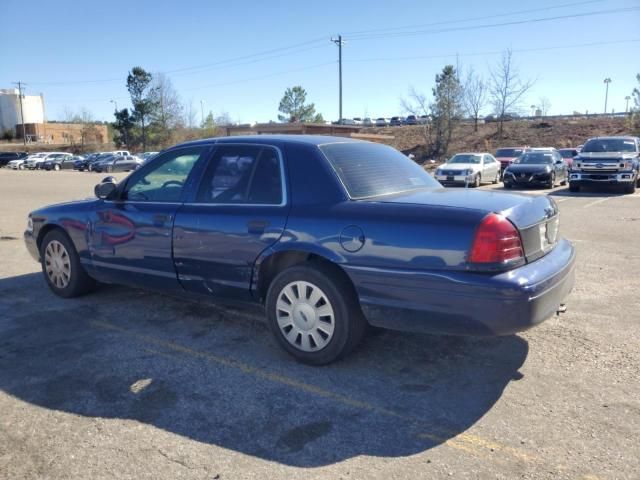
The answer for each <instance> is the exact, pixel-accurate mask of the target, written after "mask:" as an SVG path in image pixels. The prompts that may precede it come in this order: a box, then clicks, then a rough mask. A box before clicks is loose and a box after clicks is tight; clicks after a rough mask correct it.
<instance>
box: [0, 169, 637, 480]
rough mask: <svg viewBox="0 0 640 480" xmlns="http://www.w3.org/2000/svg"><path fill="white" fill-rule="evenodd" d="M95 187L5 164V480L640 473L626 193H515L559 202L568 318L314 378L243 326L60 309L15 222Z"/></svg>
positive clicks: (385, 352)
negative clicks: (572, 262) (569, 260)
mask: <svg viewBox="0 0 640 480" xmlns="http://www.w3.org/2000/svg"><path fill="white" fill-rule="evenodd" d="M116 176H117V177H119V178H121V177H123V176H124V174H119V175H116ZM100 178H101V176H100V175H96V174H91V173H79V172H39V171H38V172H28V171H8V170H6V169H0V205H2V213H1V216H0V259H1V261H0V478H2V479H5V478H6V479H20V478H43V479H44V478H46V479H75V478H77V479H86V478H92V479H98V478H119V479H127V478H131V479H134V478H135V479H142V478H150V479H151V478H153V479H161V478H162V479H164V478H166V479H175V478H195V479H244V478H250V479H253V478H256V479H257V478H260V479H265V478H269V479H279V478H294V477H295V478H312V479H316V478H317V479H338V478H342V479H360V478H367V479H378V478H380V479H396V478H398V479H415V478H430V479H438V478H452V477H453V478H481V479H484V478H503V479H513V478H532V479H533V478H535V479H540V478H549V479H551V478H553V479H558V478H561V479H562V478H567V479H576V478H577V479H584V480H594V479H633V478H638V472H640V433H639V432H640V373H639V372H640V368H639V366H640V313H639V312H640V300H639V298H640V288H639V287H640V246H639V243H638V241H639V239H640V194H635V195H621V194H618V193H616V192H615V191H605V192H595V191H589V192H584V193H582V192H581V193H578V194H571V193H569V192H568V190H567V189H566V188H565V187H559V188H556V189H554V190H553V191H548V190H539V191H532V192H527V193H530V194H534V195H540V194H550V195H552V196H553V197H554V198H555V199H556V201H557V202H558V205H559V207H560V215H561V233H562V235H564V236H565V237H567V238H569V239H571V240H572V241H574V242H575V245H576V248H577V250H578V266H577V279H576V287H575V290H574V292H573V293H572V294H571V296H570V297H569V298H568V300H567V305H568V311H567V313H565V314H564V315H562V316H560V317H553V318H551V319H549V320H548V321H546V322H545V323H543V324H542V325H540V326H538V327H537V328H534V329H532V330H530V331H527V332H525V333H522V334H519V335H514V336H507V337H500V338H456V337H438V336H428V335H417V334H405V333H400V332H391V331H389V332H382V333H379V334H376V335H374V336H370V337H369V338H367V339H366V341H365V342H364V344H363V345H362V347H360V348H359V349H358V350H356V351H355V352H354V353H353V354H351V356H349V357H348V358H347V359H345V360H343V361H341V362H338V363H335V364H332V365H329V366H326V367H321V368H317V367H316V368H314V367H308V366H304V365H301V364H298V363H295V362H294V361H293V360H292V359H291V358H290V357H288V356H287V355H286V354H285V353H284V352H283V351H282V350H281V349H280V348H279V347H278V346H277V345H276V343H275V341H274V340H273V339H272V338H271V336H270V334H269V333H268V331H267V329H266V326H265V325H264V324H263V322H262V319H261V318H260V316H259V315H256V314H255V313H253V312H248V311H243V310H236V309H223V308H219V307H216V306H213V305H211V304H208V303H205V302H202V303H193V302H187V301H185V300H183V299H180V298H173V297H168V296H166V295H160V294H156V293H152V292H147V291H143V290H135V289H130V288H124V287H116V286H105V287H102V288H100V289H99V290H98V291H97V292H96V293H94V294H91V295H89V296H85V297H82V298H78V299H72V300H63V299H60V298H58V297H56V296H54V295H53V294H52V293H51V292H50V291H49V290H48V288H47V287H46V284H45V281H44V279H43V277H42V275H41V273H40V271H39V265H38V264H36V263H35V262H34V261H33V260H32V259H31V257H30V256H29V255H28V253H27V251H26V249H25V247H24V245H23V242H22V239H21V236H22V231H23V230H24V227H25V224H26V216H27V213H28V212H29V211H30V210H32V209H34V208H37V207H39V206H42V205H46V204H50V203H55V202H59V201H64V200H69V199H78V198H85V197H88V196H92V192H93V185H94V184H95V183H97V182H98V181H99V179H100ZM482 188H484V189H488V190H496V191H502V188H501V187H500V186H493V185H492V186H485V187H482Z"/></svg>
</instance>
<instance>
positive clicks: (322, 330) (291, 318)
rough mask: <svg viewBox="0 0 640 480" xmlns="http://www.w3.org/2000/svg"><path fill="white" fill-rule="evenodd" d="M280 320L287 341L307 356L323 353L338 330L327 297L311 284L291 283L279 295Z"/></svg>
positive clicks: (277, 316) (277, 311)
mask: <svg viewBox="0 0 640 480" xmlns="http://www.w3.org/2000/svg"><path fill="white" fill-rule="evenodd" d="M276 318H277V320H278V326H279V327H280V331H281V332H282V334H283V335H284V337H285V338H286V339H287V341H288V342H289V343H290V344H291V345H293V346H294V347H296V348H297V349H299V350H302V351H304V352H316V351H318V350H322V349H323V348H324V347H326V346H327V344H328V343H329V342H330V341H331V338H332V337H333V331H334V328H335V318H334V314H333V307H332V306H331V303H330V302H329V299H328V298H327V295H326V294H325V293H324V292H323V291H322V290H321V289H320V288H318V287H317V286H316V285H314V284H313V283H309V282H303V281H297V282H291V283H290V284H288V285H287V286H285V287H284V288H283V289H282V290H281V291H280V294H279V295H278V301H277V303H276Z"/></svg>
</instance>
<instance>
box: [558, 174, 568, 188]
mask: <svg viewBox="0 0 640 480" xmlns="http://www.w3.org/2000/svg"><path fill="white" fill-rule="evenodd" d="M568 181H569V174H568V173H567V172H564V178H563V179H562V181H561V182H560V185H562V186H565V185H566V184H567V182H568Z"/></svg>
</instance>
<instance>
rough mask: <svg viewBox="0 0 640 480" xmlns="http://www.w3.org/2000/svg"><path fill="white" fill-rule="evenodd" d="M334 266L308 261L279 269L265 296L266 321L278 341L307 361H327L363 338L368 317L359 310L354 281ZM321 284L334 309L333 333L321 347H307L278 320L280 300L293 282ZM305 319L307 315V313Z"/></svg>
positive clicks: (304, 361)
mask: <svg viewBox="0 0 640 480" xmlns="http://www.w3.org/2000/svg"><path fill="white" fill-rule="evenodd" d="M335 268H337V267H331V266H328V265H325V264H322V263H317V262H309V263H305V264H301V265H295V266H293V267H290V268H288V269H286V270H284V271H282V272H280V273H279V274H278V275H277V276H276V277H275V278H274V279H273V281H272V282H271V285H270V286H269V291H268V293H267V298H266V314H267V323H268V325H269V329H270V330H271V333H272V334H273V335H274V336H275V338H276V341H277V342H278V343H279V344H280V346H281V347H282V348H284V349H285V350H286V351H287V352H288V353H289V354H290V355H292V356H293V357H294V358H295V359H296V360H298V361H300V362H302V363H306V364H308V365H326V364H328V363H331V362H333V361H335V360H338V359H339V358H342V357H344V356H345V355H347V354H348V353H349V352H351V351H352V350H353V349H354V348H355V347H356V346H357V345H358V344H359V343H360V342H361V340H362V338H363V337H364V334H365V332H366V329H367V325H368V324H367V321H366V320H365V318H364V315H363V314H362V311H361V310H360V305H359V304H358V300H357V294H356V292H355V289H354V288H353V285H351V283H350V282H349V281H348V280H347V279H345V278H344V276H343V275H342V274H340V272H339V271H336V270H335ZM299 281H302V282H308V283H310V284H313V286H316V287H318V288H319V289H320V290H321V291H322V292H323V293H324V294H325V295H326V297H327V299H328V301H329V304H330V306H331V308H332V309H333V323H334V325H333V334H332V336H331V337H330V338H329V340H328V343H327V344H326V345H325V346H323V347H322V348H321V349H320V350H316V351H304V350H302V348H298V347H296V346H294V345H293V344H292V343H290V342H289V341H288V340H287V339H286V337H285V333H284V332H283V330H281V328H280V326H279V324H278V318H277V303H278V298H279V297H280V296H281V295H282V293H283V290H284V289H285V287H287V286H288V285H289V284H291V283H293V282H299ZM305 321H306V317H305Z"/></svg>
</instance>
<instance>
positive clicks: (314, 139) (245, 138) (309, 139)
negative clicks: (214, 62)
mask: <svg viewBox="0 0 640 480" xmlns="http://www.w3.org/2000/svg"><path fill="white" fill-rule="evenodd" d="M218 143H257V144H265V143H266V144H281V143H298V144H306V145H315V146H320V145H326V144H330V143H364V142H362V140H356V139H353V138H349V137H334V136H330V135H286V134H282V135H239V136H232V137H213V138H205V139H202V140H194V141H191V142H185V143H181V144H179V145H176V147H185V146H196V145H213V144H218Z"/></svg>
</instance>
